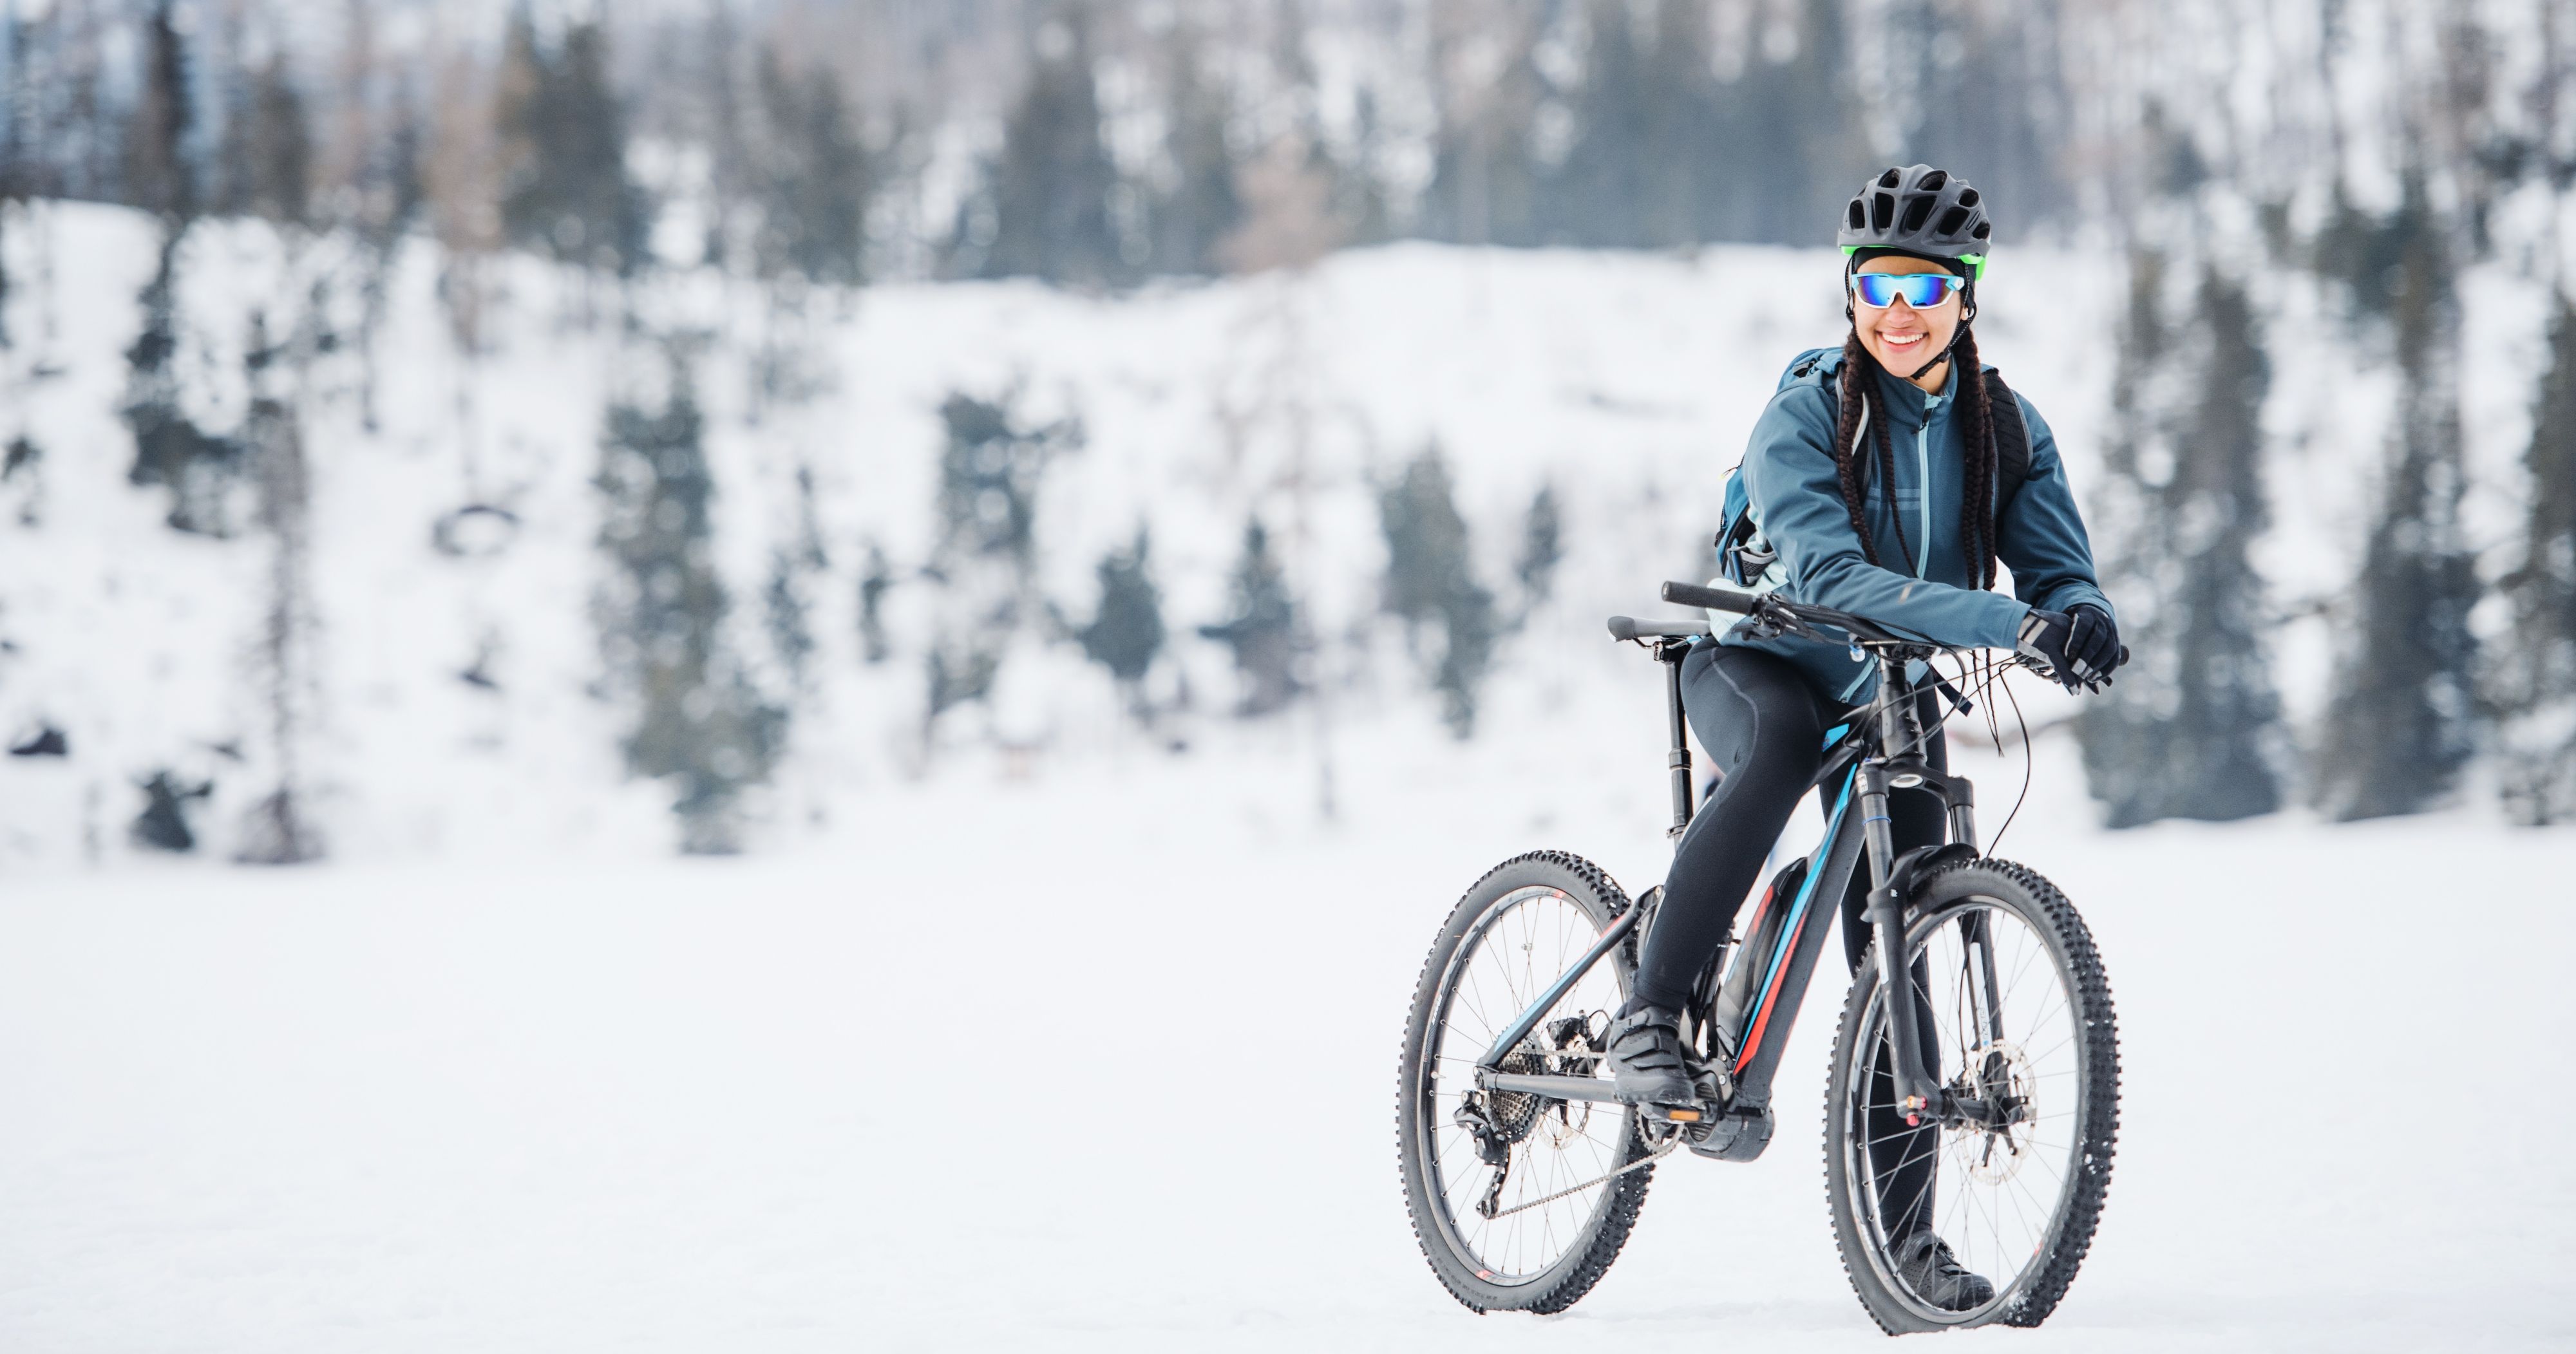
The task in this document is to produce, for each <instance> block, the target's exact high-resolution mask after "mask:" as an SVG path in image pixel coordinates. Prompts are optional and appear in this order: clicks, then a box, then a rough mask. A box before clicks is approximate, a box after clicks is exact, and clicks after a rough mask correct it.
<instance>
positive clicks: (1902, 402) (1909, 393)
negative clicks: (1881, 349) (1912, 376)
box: [1878, 360, 1959, 428]
mask: <svg viewBox="0 0 2576 1354" xmlns="http://www.w3.org/2000/svg"><path fill="white" fill-rule="evenodd" d="M1958 393H1959V364H1958V362H1957V361H1955V360H1953V361H1952V362H1951V363H1950V374H1949V377H1948V378H1947V379H1946V380H1944V381H1943V382H1942V385H1941V393H1940V394H1938V395H1927V394H1925V393H1923V387H1921V386H1918V385H1916V384H1914V383H1913V382H1912V381H1908V380H1906V379H1905V378H1903V377H1901V376H1898V375H1897V374H1896V373H1894V372H1892V371H1889V370H1887V369H1886V368H1884V367H1882V368H1880V369H1879V373H1878V397H1879V399H1881V400H1882V401H1884V402H1885V403H1886V408H1887V413H1888V418H1889V420H1890V421H1891V422H1894V423H1897V424H1901V425H1903V426H1905V427H1908V428H1919V427H1921V426H1923V422H1924V420H1925V419H1927V418H1931V417H1936V416H1938V415H1940V414H1942V413H1944V412H1946V411H1947V410H1948V409H1949V407H1950V399H1951V397H1952V396H1954V395H1956V394H1958Z"/></svg>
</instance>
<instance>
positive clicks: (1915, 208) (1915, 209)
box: [1899, 197, 1933, 235]
mask: <svg viewBox="0 0 2576 1354" xmlns="http://www.w3.org/2000/svg"><path fill="white" fill-rule="evenodd" d="M1932 201H1933V200H1932V199H1931V198H1929V197H1918V198H1916V199H1914V200H1913V201H1911V202H1908V203H1906V204H1905V224H1904V225H1903V226H1901V227H1899V229H1902V230H1903V231H1904V232H1905V233H1906V234H1908V235H1911V234H1913V233H1914V232H1916V231H1918V230H1921V229H1923V222H1924V220H1925V219H1926V218H1928V217H1930V216H1931V215H1932Z"/></svg>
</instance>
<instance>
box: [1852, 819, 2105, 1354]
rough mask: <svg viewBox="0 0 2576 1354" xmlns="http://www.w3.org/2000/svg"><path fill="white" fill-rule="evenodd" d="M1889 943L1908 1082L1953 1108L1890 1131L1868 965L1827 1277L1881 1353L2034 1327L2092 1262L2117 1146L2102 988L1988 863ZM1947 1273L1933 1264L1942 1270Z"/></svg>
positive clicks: (2067, 911) (1975, 867) (1901, 1122)
mask: <svg viewBox="0 0 2576 1354" xmlns="http://www.w3.org/2000/svg"><path fill="white" fill-rule="evenodd" d="M1908 916H1909V917H1910V918H1911V919H1912V920H1911V921H1910V922H1909V924H1908V926H1907V928H1906V935H1905V946H1906V950H1905V953H1906V958H1907V960H1908V962H1907V964H1905V965H1904V966H1903V971H1905V972H1907V973H1908V974H1909V976H1910V978H1911V985H1912V986H1913V988H1914V993H1913V1000H1914V1002H1915V1010H1916V1012H1917V1015H1918V1020H1917V1024H1918V1027H1919V1029H1920V1033H1921V1038H1920V1039H1919V1041H1918V1043H1919V1046H1920V1047H1921V1048H1922V1050H1923V1055H1924V1056H1923V1061H1924V1070H1925V1071H1926V1073H1927V1074H1928V1075H1930V1076H1931V1078H1932V1079H1933V1080H1934V1081H1935V1082H1936V1083H1938V1084H1939V1085H1940V1086H1941V1087H1942V1088H1943V1089H1944V1090H1945V1091H1946V1092H1948V1096H1949V1098H1950V1099H1951V1101H1952V1102H1953V1103H1954V1105H1956V1106H1961V1107H1965V1108H1963V1109H1959V1110H1955V1111H1954V1112H1953V1113H1951V1114H1949V1115H1948V1116H1946V1117H1945V1118H1940V1119H1938V1120H1937V1121H1936V1119H1935V1118H1931V1117H1927V1118H1925V1119H1923V1120H1922V1121H1921V1122H1919V1123H1915V1124H1911V1125H1909V1124H1908V1123H1907V1122H1906V1120H1905V1119H1904V1117H1903V1116H1902V1115H1900V1114H1899V1113H1898V1111H1897V1107H1896V1104H1895V1093H1894V1091H1893V1081H1894V1078H1893V1075H1892V1071H1891V1063H1890V1050H1891V1043H1890V1040H1889V1038H1888V1028H1889V1021H1888V1004H1887V1001H1886V992H1885V990H1884V988H1883V986H1882V985H1881V983H1880V981H1879V968H1878V958H1877V951H1876V948H1875V946H1873V948H1872V950H1871V952H1870V955H1869V957H1868V958H1867V959H1865V960H1864V961H1863V965H1862V968H1861V971H1860V972H1859V974H1857V975H1856V976H1855V977H1854V979H1853V982H1852V988H1851V995H1850V997H1849V999H1848V1000H1847V1001H1846V1002H1845V1003H1844V1008H1843V1016H1842V1025H1841V1028H1840V1029H1839V1030H1838V1031H1837V1032H1836V1035H1835V1038H1834V1054H1833V1065H1832V1070H1831V1073H1830V1074H1829V1076H1828V1078H1827V1086H1826V1092H1825V1190H1826V1196H1827V1200H1828V1202H1829V1204H1830V1205H1831V1207H1832V1209H1833V1218H1834V1239H1835V1242H1836V1244H1837V1245H1839V1246H1840V1248H1841V1250H1842V1257H1843V1268H1844V1270H1845V1271H1846V1272H1847V1273H1848V1274H1849V1275H1850V1276H1851V1283H1852V1288H1853V1289H1854V1291H1856V1292H1857V1293H1859V1295H1860V1300H1861V1304H1862V1305H1863V1306H1864V1307H1867V1308H1868V1309H1869V1314H1870V1316H1871V1318H1872V1319H1874V1320H1875V1321H1877V1322H1878V1324H1879V1326H1880V1328H1881V1329H1883V1330H1885V1331H1887V1332H1888V1333H1889V1334H1891V1335H1897V1334H1905V1333H1908V1332H1914V1331H1932V1330H1942V1329H1949V1328H1955V1327H1960V1326H1980V1325H1985V1324H1987V1323H1989V1322H1997V1321H2000V1322H2002V1323H2004V1324H2006V1325H2013V1326H2036V1325H2038V1324H2039V1323H2040V1322H2042V1321H2044V1320H2046V1319H2047V1318H2048V1314H2049V1313H2050V1312H2051V1311H2052V1310H2054V1309H2055V1308H2056V1306H2057V1303H2058V1299H2060V1298H2061V1297H2063V1296H2065V1293H2066V1289H2067V1285H2069V1284H2071V1283H2073V1282H2074V1280H2075V1271H2076V1269H2077V1267H2078V1266H2080V1265H2081V1264H2082V1263H2083V1261H2084V1253H2085V1251H2086V1249H2087V1248H2089V1247H2090V1246H2091V1245H2092V1241H2093V1229H2094V1225H2095V1224H2096V1222H2097V1221H2098V1220H2099V1219H2100V1217H2101V1213H2102V1200H2103V1196H2104V1195H2105V1194H2106V1193H2107V1192H2108V1191H2109V1189H2110V1184H2111V1152H2112V1148H2113V1146H2114V1142H2115V1139H2116V1138H2117V1136H2118V1133H2119V1115H2120V1049H2119V1036H2118V1031H2117V1028H2116V1027H2115V1025H2114V1024H2113V1020H2112V1012H2111V988H2110V983H2109V980H2108V979H2107V978H2106V977H2104V975H2103V972H2102V960H2101V956H2100V955H2099V954H2098V953H2096V952H2095V950H2094V948H2093V937H2092V934H2091V933H2090V932H2088V931H2087V930H2086V929H2085V927H2084V921H2083V919H2082V918H2081V917H2078V916H2077V915H2076V913H2075V909H2074V907H2073V906H2071V905H2070V904H2069V903H2068V902H2067V901H2066V899H2065V897H2064V895H2062V894H2060V893H2059V892H2058V891H2057V889H2056V887H2055V886H2054V885H2051V884H2050V883H2049V882H2048V881H2047V880H2045V879H2042V878H2040V877H2039V876H2038V875H2036V874H2034V873H2032V872H2031V871H2029V870H2027V869H2024V868H2022V867H2021V866H2019V865H2014V864H2011V863H2008V862H2005V861H1998V860H1992V859H1986V860H1969V861H1965V862H1962V863H1959V864H1956V865H1953V866H1950V867H1948V868H1945V869H1941V870H1936V871H1934V872H1933V873H1932V874H1930V875H1929V876H1927V877H1926V878H1925V879H1924V880H1923V881H1922V883H1921V885H1920V886H1919V887H1918V888H1917V890H1916V892H1915V896H1914V901H1913V907H1912V909H1911V910H1910V911H1909V912H1908ZM1945 1260H1946V1261H1948V1262H1950V1263H1944V1261H1945Z"/></svg>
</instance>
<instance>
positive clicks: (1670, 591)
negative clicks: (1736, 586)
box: [1664, 583, 1754, 616]
mask: <svg viewBox="0 0 2576 1354" xmlns="http://www.w3.org/2000/svg"><path fill="white" fill-rule="evenodd" d="M1664 600H1665V601H1667V602H1670V603H1672V604H1673V605H1675V606H1695V607H1700V608H1702V609H1704V610H1708V611H1731V612H1734V613H1735V614H1736V615H1738V616H1749V615H1752V614H1753V603H1754V594H1752V593H1749V592H1737V591H1735V590H1733V589H1731V588H1703V587H1701V586H1700V585H1698V584H1696V583H1666V584H1665V585H1664Z"/></svg>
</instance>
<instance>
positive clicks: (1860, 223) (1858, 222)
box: [1844, 198, 1869, 230]
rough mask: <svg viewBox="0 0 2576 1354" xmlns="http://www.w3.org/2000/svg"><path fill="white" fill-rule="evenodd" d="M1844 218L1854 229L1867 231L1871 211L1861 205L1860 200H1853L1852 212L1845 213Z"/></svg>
mask: <svg viewBox="0 0 2576 1354" xmlns="http://www.w3.org/2000/svg"><path fill="white" fill-rule="evenodd" d="M1844 218H1845V219H1846V220H1848V221H1850V222H1851V228H1852V229H1854V230H1862V229H1866V228H1867V227H1868V225H1869V209H1868V208H1866V207H1863V206H1862V205H1860V199H1859V198H1853V199H1852V200H1851V210H1850V211H1848V212H1846V213H1844Z"/></svg>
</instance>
